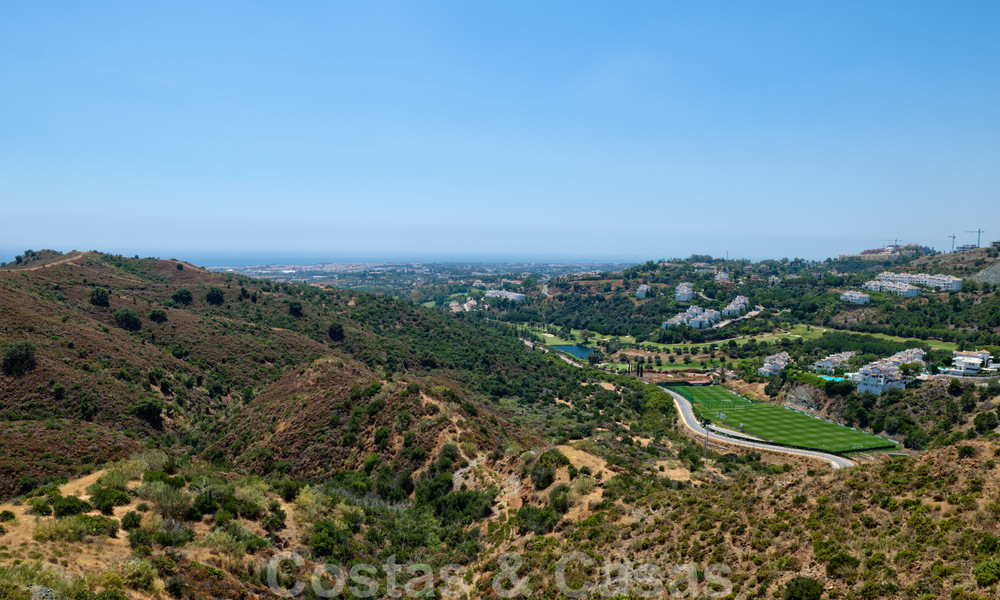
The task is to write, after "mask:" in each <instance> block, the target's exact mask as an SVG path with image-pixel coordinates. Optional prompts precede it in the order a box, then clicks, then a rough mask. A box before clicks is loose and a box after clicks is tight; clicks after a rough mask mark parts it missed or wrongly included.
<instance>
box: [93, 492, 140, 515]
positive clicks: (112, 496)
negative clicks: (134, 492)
mask: <svg viewBox="0 0 1000 600" xmlns="http://www.w3.org/2000/svg"><path fill="white" fill-rule="evenodd" d="M131 502H132V497H131V496H129V495H128V494H127V493H125V492H123V491H121V490H113V489H111V488H103V487H102V488H101V489H99V490H97V491H96V492H95V493H93V494H91V496H90V503H91V504H93V505H94V508H96V509H97V510H99V511H101V512H102V513H104V514H106V515H111V514H114V509H115V507H116V506H128V505H129V504H130V503H131Z"/></svg>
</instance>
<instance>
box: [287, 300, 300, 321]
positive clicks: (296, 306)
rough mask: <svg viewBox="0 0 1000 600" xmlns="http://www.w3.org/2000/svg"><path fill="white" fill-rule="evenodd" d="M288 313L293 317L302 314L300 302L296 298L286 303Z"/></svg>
mask: <svg viewBox="0 0 1000 600" xmlns="http://www.w3.org/2000/svg"><path fill="white" fill-rule="evenodd" d="M288 314H290V315H292V316H293V317H295V318H299V317H301V316H302V303H301V302H299V301H298V300H292V301H291V302H289V303H288Z"/></svg>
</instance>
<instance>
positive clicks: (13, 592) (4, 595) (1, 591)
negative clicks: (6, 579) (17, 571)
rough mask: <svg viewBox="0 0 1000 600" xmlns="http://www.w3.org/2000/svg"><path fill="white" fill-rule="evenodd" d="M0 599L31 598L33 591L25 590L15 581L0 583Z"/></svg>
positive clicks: (28, 599)
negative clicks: (14, 582) (15, 583)
mask: <svg viewBox="0 0 1000 600" xmlns="http://www.w3.org/2000/svg"><path fill="white" fill-rule="evenodd" d="M0 599H2V600H31V592H29V591H27V590H23V589H21V588H20V587H18V586H16V585H14V584H13V583H0Z"/></svg>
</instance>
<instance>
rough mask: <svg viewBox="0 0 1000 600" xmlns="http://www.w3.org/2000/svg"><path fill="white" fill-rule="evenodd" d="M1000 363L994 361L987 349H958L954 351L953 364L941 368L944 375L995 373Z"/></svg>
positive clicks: (960, 375)
mask: <svg viewBox="0 0 1000 600" xmlns="http://www.w3.org/2000/svg"><path fill="white" fill-rule="evenodd" d="M998 368H1000V364H998V363H994V362H993V359H992V357H990V353H989V352H988V351H986V350H956V351H955V352H953V353H952V361H951V366H950V367H947V368H939V369H938V370H939V372H940V373H942V374H944V375H954V376H957V377H962V376H967V375H995V374H996V373H997V369H998Z"/></svg>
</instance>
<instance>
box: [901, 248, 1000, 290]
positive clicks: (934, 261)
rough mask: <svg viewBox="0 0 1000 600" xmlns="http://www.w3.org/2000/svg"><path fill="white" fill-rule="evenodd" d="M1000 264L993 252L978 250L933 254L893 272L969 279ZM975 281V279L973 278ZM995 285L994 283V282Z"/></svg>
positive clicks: (985, 249) (986, 249)
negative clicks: (942, 274) (932, 274)
mask: <svg viewBox="0 0 1000 600" xmlns="http://www.w3.org/2000/svg"><path fill="white" fill-rule="evenodd" d="M997 263H1000V258H998V256H997V253H996V252H995V250H993V249H991V248H979V249H977V250H969V251H968V252H955V253H948V254H935V255H934V256H922V257H920V258H918V259H916V260H914V261H911V262H909V263H906V264H905V265H903V266H901V267H897V268H894V269H893V271H899V272H907V273H944V274H946V275H954V276H956V277H970V276H973V275H975V274H976V273H979V272H981V271H983V270H984V269H986V268H988V267H990V266H992V265H996V264H997ZM973 278H974V279H975V277H973ZM994 283H996V282H994Z"/></svg>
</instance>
